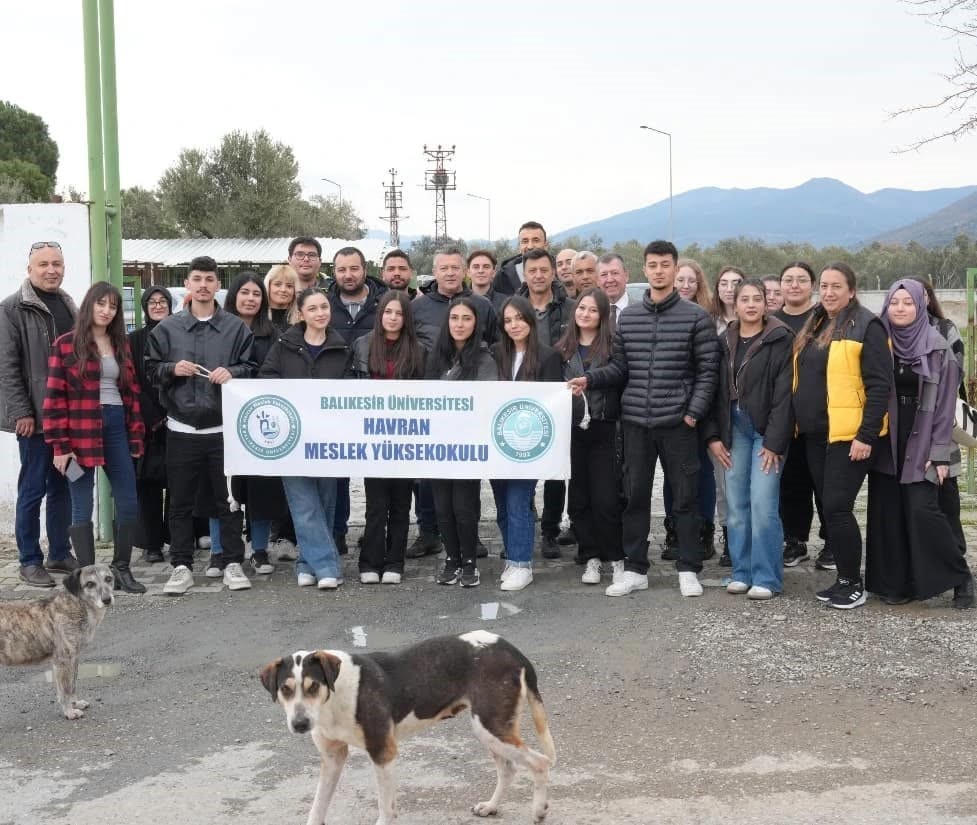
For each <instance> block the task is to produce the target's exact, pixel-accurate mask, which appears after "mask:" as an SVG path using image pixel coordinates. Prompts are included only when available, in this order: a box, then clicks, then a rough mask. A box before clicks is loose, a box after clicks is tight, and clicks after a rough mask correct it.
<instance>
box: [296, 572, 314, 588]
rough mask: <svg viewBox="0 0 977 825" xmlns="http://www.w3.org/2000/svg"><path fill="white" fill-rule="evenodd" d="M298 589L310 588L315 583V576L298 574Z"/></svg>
mask: <svg viewBox="0 0 977 825" xmlns="http://www.w3.org/2000/svg"><path fill="white" fill-rule="evenodd" d="M298 581H299V587H312V585H314V584H315V583H316V582H315V576H313V575H312V574H311V573H299V575H298Z"/></svg>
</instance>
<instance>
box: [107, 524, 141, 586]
mask: <svg viewBox="0 0 977 825" xmlns="http://www.w3.org/2000/svg"><path fill="white" fill-rule="evenodd" d="M134 526H135V525H133V524H132V523H130V522H125V523H123V524H116V525H115V536H114V538H115V542H114V544H115V549H114V550H113V552H112V564H111V567H112V572H113V573H114V574H115V589H116V590H122V591H124V592H126V593H145V592H146V587H145V585H143V584H140V583H139V582H137V581H136V580H135V578H134V577H133V575H132V571H131V570H130V569H129V561H130V560H131V559H132V532H133V527H134Z"/></svg>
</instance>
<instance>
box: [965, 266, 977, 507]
mask: <svg viewBox="0 0 977 825" xmlns="http://www.w3.org/2000/svg"><path fill="white" fill-rule="evenodd" d="M975 283H977V267H974V268H970V269H968V270H967V338H966V354H965V356H964V357H965V358H966V359H967V362H966V364H965V367H966V369H965V370H964V374H965V376H966V379H967V401H968V402H969V403H970V404H973V403H974V402H975V401H977V370H975V362H974V359H975V357H977V323H975V317H974V316H975V308H977V307H975V303H977V302H975V297H974V284H975ZM975 456H977V451H975V450H974V448H973V447H968V448H967V492H968V493H969V494H970V495H973V494H974V493H975V492H977V490H975V489H974V478H975V475H977V472H975V471H977V467H975V466H974V462H975Z"/></svg>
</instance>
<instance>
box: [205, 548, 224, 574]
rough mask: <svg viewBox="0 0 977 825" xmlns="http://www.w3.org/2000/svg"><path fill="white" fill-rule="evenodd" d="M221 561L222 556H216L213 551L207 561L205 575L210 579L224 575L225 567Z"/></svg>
mask: <svg viewBox="0 0 977 825" xmlns="http://www.w3.org/2000/svg"><path fill="white" fill-rule="evenodd" d="M221 561H222V559H221V557H220V556H215V555H214V554H213V553H211V555H210V560H209V561H208V562H207V569H206V570H204V575H205V576H206V577H207V578H208V579H219V578H220V577H221V576H223V575H224V568H223V567H221Z"/></svg>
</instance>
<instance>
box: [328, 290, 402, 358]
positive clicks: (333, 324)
mask: <svg viewBox="0 0 977 825" xmlns="http://www.w3.org/2000/svg"><path fill="white" fill-rule="evenodd" d="M366 288H367V295H366V298H365V299H364V300H363V306H362V307H360V311H359V312H358V313H356V317H355V318H354V317H353V316H352V315H350V314H349V310H348V309H347V308H346V305H345V304H343V299H342V297H341V293H340V291H339V284H337V283H336V282H335V281H333V283H332V284H331V285H330V286H329V289H328V290H326V296H327V297H328V298H329V308H330V309H331V310H332V320H331V321H330V322H329V329H335V330H336V332H338V333H339V334H340V335H342V336H343V340H344V341H345V342H346V343H347V344H349V345H352V343H353V341H355V340H356V339H357V338H361V337H362V336H364V335H366V334H367V333H368V332H369V331H370V330H371V329H373V323H374V321H375V319H376V315H377V304H378V303H379V301H380V296H381V295H383V293H384V292H386V291H387V285H386V284H385V283H384V282H383V281H378V280H377V279H376V278H370V277H367V279H366Z"/></svg>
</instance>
